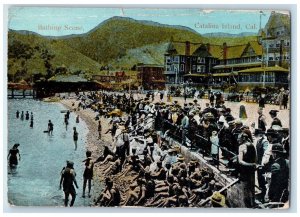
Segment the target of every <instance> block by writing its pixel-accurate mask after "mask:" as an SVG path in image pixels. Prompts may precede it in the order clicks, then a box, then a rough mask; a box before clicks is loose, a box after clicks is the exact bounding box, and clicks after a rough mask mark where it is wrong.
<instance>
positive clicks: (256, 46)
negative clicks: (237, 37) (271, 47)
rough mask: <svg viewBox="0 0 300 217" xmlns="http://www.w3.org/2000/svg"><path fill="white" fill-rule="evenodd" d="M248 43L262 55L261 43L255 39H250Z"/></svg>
mask: <svg viewBox="0 0 300 217" xmlns="http://www.w3.org/2000/svg"><path fill="white" fill-rule="evenodd" d="M249 44H250V46H251V47H252V48H253V50H254V52H255V53H256V54H257V55H262V52H263V47H262V45H261V44H259V43H258V42H257V41H250V42H249Z"/></svg>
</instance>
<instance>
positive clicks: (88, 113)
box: [60, 99, 112, 201]
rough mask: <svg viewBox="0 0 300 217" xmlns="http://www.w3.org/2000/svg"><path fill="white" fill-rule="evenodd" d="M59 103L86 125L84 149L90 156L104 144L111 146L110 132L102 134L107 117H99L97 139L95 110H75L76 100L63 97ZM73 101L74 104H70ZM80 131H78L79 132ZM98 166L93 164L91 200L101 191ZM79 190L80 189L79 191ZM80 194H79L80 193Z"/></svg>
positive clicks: (95, 157) (96, 153)
mask: <svg viewBox="0 0 300 217" xmlns="http://www.w3.org/2000/svg"><path fill="white" fill-rule="evenodd" d="M60 103H62V104H63V105H64V106H65V107H66V108H68V109H69V110H70V111H72V112H75V113H76V114H77V115H79V117H80V119H81V120H83V121H84V122H85V123H86V125H87V127H88V130H89V132H88V135H87V140H86V144H85V146H86V149H87V150H90V151H91V152H92V158H93V159H94V160H96V159H97V158H98V157H99V156H100V155H101V154H102V151H103V147H104V145H105V144H106V145H111V146H112V139H111V135H110V134H104V132H105V130H107V129H108V128H109V123H108V121H107V119H104V118H101V123H102V139H101V140H100V139H98V130H97V126H98V121H96V120H95V116H96V115H95V112H94V111H93V110H91V109H85V110H82V109H81V110H79V111H78V110H76V111H74V110H75V108H77V105H78V103H79V102H78V101H76V100H75V99H64V100H61V101H60ZM73 103H75V105H74V106H72V104H73ZM79 133H80V132H79ZM84 157H85V156H83V158H84ZM100 168H101V167H100V166H99V165H97V164H95V167H94V180H93V186H92V198H91V201H93V200H94V199H95V198H96V197H98V196H99V194H100V193H101V190H102V187H103V184H102V181H103V179H104V178H103V176H102V171H101V170H100ZM79 192H80V191H79ZM80 196H81V195H80Z"/></svg>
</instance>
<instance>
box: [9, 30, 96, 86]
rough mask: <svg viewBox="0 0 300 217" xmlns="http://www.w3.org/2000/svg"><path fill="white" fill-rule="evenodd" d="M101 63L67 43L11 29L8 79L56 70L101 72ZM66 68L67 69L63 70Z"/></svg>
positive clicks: (43, 74)
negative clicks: (48, 69)
mask: <svg viewBox="0 0 300 217" xmlns="http://www.w3.org/2000/svg"><path fill="white" fill-rule="evenodd" d="M100 67H101V65H100V64H99V63H97V62H96V61H93V60H92V59H90V58H88V57H86V56H84V55H83V54H81V53H80V52H78V51H76V50H74V49H73V48H71V47H69V46H68V45H66V44H65V43H64V42H63V41H59V40H50V39H47V38H45V37H43V36H40V35H38V34H32V33H30V32H24V31H23V32H21V34H20V33H19V32H16V31H9V32H8V76H9V80H15V81H18V80H20V79H28V78H31V77H32V76H33V75H35V74H39V75H40V76H45V75H46V74H47V68H50V69H51V70H52V71H53V72H65V73H66V72H68V73H79V72H80V71H84V72H93V71H99V70H100ZM64 69H67V70H64Z"/></svg>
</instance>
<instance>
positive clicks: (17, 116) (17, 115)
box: [16, 110, 20, 118]
mask: <svg viewBox="0 0 300 217" xmlns="http://www.w3.org/2000/svg"><path fill="white" fill-rule="evenodd" d="M19 116H20V112H19V110H17V112H16V118H19Z"/></svg>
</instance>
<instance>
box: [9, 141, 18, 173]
mask: <svg viewBox="0 0 300 217" xmlns="http://www.w3.org/2000/svg"><path fill="white" fill-rule="evenodd" d="M19 146H20V144H14V146H13V147H12V149H10V150H9V153H8V156H7V159H8V160H9V166H10V168H15V167H17V166H18V162H19V161H20V160H21V155H20V152H19V149H18V147H19ZM17 155H19V159H18V156H17Z"/></svg>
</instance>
